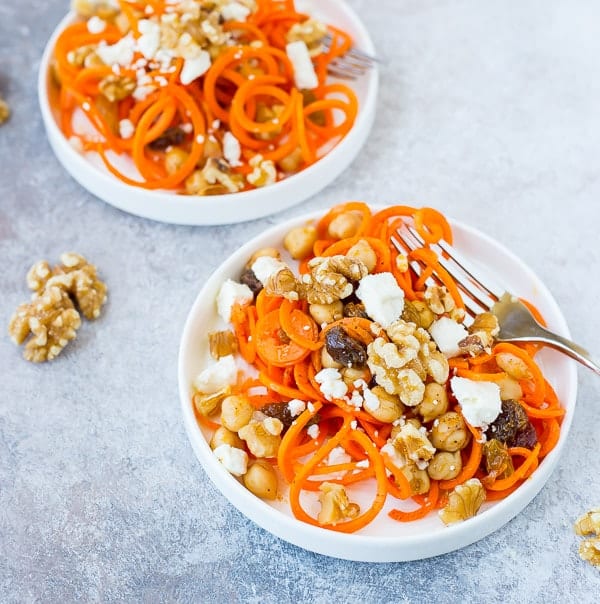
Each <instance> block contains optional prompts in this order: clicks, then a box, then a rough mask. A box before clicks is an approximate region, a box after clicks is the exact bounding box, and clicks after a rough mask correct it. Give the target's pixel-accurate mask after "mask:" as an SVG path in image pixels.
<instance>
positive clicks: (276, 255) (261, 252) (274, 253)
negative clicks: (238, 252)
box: [246, 247, 281, 268]
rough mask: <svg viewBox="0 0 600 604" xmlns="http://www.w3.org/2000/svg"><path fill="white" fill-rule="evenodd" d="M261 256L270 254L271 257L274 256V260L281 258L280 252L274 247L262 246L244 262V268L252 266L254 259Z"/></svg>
mask: <svg viewBox="0 0 600 604" xmlns="http://www.w3.org/2000/svg"><path fill="white" fill-rule="evenodd" d="M263 256H270V257H271V258H275V259H276V260H281V254H280V253H279V250H278V249H276V248H274V247H263V248H261V249H260V250H258V251H256V252H254V254H252V256H250V259H249V260H248V262H246V268H252V265H253V264H254V262H255V261H256V259H257V258H262V257H263Z"/></svg>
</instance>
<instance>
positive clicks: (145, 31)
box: [137, 19, 160, 59]
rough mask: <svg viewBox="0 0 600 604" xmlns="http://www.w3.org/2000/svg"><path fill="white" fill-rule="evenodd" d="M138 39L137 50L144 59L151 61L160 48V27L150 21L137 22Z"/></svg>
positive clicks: (141, 20)
mask: <svg viewBox="0 0 600 604" xmlns="http://www.w3.org/2000/svg"><path fill="white" fill-rule="evenodd" d="M138 30H139V32H140V34H141V35H140V37H139V38H138V40H137V49H138V50H139V51H140V52H141V53H142V54H143V55H144V57H145V58H146V59H153V58H154V56H155V55H156V53H157V52H158V49H159V47H160V25H159V24H158V23H156V22H155V21H151V20H150V19H140V20H139V21H138Z"/></svg>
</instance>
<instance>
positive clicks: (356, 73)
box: [327, 62, 367, 80]
mask: <svg viewBox="0 0 600 604" xmlns="http://www.w3.org/2000/svg"><path fill="white" fill-rule="evenodd" d="M327 71H328V72H329V73H330V74H331V75H332V76H335V77H337V78H345V79H348V80H353V79H355V78H358V77H360V76H362V75H364V74H365V73H366V72H367V70H366V69H355V68H352V67H346V66H345V65H344V64H341V63H337V62H335V63H331V64H330V65H329V67H328V68H327Z"/></svg>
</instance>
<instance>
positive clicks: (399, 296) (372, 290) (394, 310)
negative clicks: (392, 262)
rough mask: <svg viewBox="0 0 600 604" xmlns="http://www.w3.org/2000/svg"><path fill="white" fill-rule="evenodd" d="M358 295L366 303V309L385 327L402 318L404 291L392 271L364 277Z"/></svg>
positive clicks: (372, 317) (370, 315)
mask: <svg viewBox="0 0 600 604" xmlns="http://www.w3.org/2000/svg"><path fill="white" fill-rule="evenodd" d="M356 295H357V296H358V297H359V299H360V300H361V302H362V303H363V304H364V305H365V311H366V313H367V314H368V315H369V317H371V319H373V320H374V321H377V323H380V324H381V325H382V326H383V327H388V326H389V325H390V324H391V323H393V322H394V321H395V320H396V319H398V318H400V315H401V314H402V311H403V310H404V291H403V290H402V288H401V287H400V286H399V285H398V283H397V281H396V279H395V278H394V275H392V273H377V274H375V275H367V276H366V277H363V278H362V279H361V280H360V282H359V285H358V289H357V290H356Z"/></svg>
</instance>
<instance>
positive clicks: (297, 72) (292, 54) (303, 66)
mask: <svg viewBox="0 0 600 604" xmlns="http://www.w3.org/2000/svg"><path fill="white" fill-rule="evenodd" d="M285 52H286V54H287V56H288V59H289V60H290V62H291V64H292V67H293V68H294V81H295V83H296V87H297V88H299V89H300V90H312V89H313V88H316V87H317V86H318V85H319V78H317V73H316V71H315V66H314V65H313V62H312V59H311V58H310V53H309V52H308V46H306V43H305V42H303V41H302V40H298V41H297V42H290V43H289V44H287V45H286V47H285Z"/></svg>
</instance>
